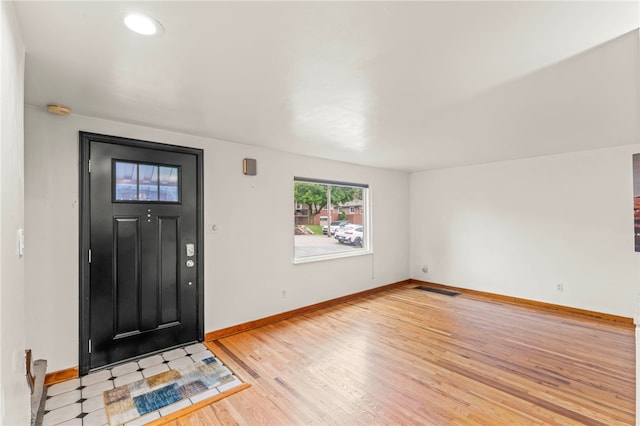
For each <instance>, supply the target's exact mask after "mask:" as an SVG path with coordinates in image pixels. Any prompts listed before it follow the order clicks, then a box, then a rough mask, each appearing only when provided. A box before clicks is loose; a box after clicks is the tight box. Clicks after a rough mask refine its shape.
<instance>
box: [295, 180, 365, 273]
mask: <svg viewBox="0 0 640 426" xmlns="http://www.w3.org/2000/svg"><path fill="white" fill-rule="evenodd" d="M296 180H299V181H305V179H304V178H297V179H296V178H294V180H293V182H295V181H296ZM308 181H310V182H314V181H315V182H317V183H324V184H332V183H335V181H331V180H326V181H321V180H320V179H309V180H308ZM340 183H342V184H343V185H347V186H349V185H353V186H361V187H362V188H363V189H365V190H364V191H363V200H362V207H363V209H364V214H363V223H362V226H363V227H364V228H365V229H366V230H367V231H366V234H365V235H366V238H365V240H364V243H365V245H364V246H363V247H362V248H361V249H355V250H352V251H349V250H345V251H341V252H337V253H328V254H318V255H314V256H306V257H299V258H298V257H296V244H295V236H294V239H293V264H294V265H299V264H304V263H313V262H323V261H327V260H333V259H344V258H348V257H357V256H368V255H373V226H372V224H373V209H372V207H371V206H372V205H373V202H372V192H373V191H372V189H371V186H370V185H367V186H362V185H358V184H354V183H348V182H340ZM291 194H293V187H292V188H291Z"/></svg>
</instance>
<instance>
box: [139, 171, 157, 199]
mask: <svg viewBox="0 0 640 426" xmlns="http://www.w3.org/2000/svg"><path fill="white" fill-rule="evenodd" d="M138 172H139V174H140V180H139V181H138V200H140V201H158V166H152V165H149V164H139V165H138Z"/></svg>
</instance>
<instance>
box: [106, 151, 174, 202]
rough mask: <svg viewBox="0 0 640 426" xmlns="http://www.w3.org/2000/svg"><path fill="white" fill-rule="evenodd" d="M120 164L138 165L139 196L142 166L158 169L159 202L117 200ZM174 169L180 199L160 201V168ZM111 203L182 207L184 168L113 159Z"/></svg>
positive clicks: (138, 192)
mask: <svg viewBox="0 0 640 426" xmlns="http://www.w3.org/2000/svg"><path fill="white" fill-rule="evenodd" d="M118 163H122V164H135V165H136V173H137V178H136V193H137V195H138V196H139V194H140V166H152V167H157V168H158V184H157V187H158V200H139V199H136V200H121V199H118V198H117V195H116V192H117V182H116V174H117V173H116V167H117V164H118ZM161 167H164V168H172V169H176V171H177V177H176V179H177V182H176V190H177V193H178V194H177V195H178V199H177V200H176V201H170V200H160V199H159V198H160V183H161V182H160V168H161ZM111 201H112V202H113V203H120V204H174V205H181V204H182V166H180V165H176V164H164V163H154V162H149V161H131V160H121V159H117V158H113V159H112V160H111Z"/></svg>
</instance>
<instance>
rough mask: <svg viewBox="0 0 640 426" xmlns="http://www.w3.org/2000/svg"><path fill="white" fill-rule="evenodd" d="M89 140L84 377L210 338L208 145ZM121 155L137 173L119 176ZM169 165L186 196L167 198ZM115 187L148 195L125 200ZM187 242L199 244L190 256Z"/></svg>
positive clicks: (87, 137)
mask: <svg viewBox="0 0 640 426" xmlns="http://www.w3.org/2000/svg"><path fill="white" fill-rule="evenodd" d="M83 137H84V138H83ZM104 138H108V139H107V140H104ZM116 142H117V141H116ZM81 143H85V144H86V145H87V146H85V147H84V149H81V150H82V153H83V157H88V158H89V159H90V161H91V172H90V173H86V175H85V177H86V179H87V180H88V185H86V186H85V187H84V190H85V194H86V196H87V198H88V200H83V208H87V209H88V210H89V212H88V214H87V212H84V214H83V219H84V220H83V229H82V232H84V233H87V232H88V234H89V236H88V238H86V236H84V238H82V241H85V242H86V243H88V245H89V248H90V250H91V261H90V263H88V265H85V266H86V268H85V270H84V271H82V272H83V278H84V280H85V281H88V284H87V283H85V284H84V286H81V294H82V297H83V298H82V299H81V305H83V303H84V306H83V309H81V321H88V322H89V326H88V327H86V325H85V326H84V328H83V326H82V325H81V345H82V344H83V339H85V338H88V339H89V340H90V343H89V344H90V348H89V347H88V348H87V349H88V350H87V352H89V350H90V353H87V354H86V355H85V358H86V360H85V362H84V363H83V362H82V359H83V348H82V347H81V350H80V355H81V374H84V373H86V371H84V368H82V367H87V370H91V369H96V368H100V367H103V366H105V365H108V364H113V363H116V362H120V361H123V360H126V359H129V358H134V357H138V356H141V355H144V354H147V353H151V352H156V351H160V350H163V349H166V348H170V347H173V346H177V345H180V344H184V343H189V342H192V341H197V340H202V338H203V330H202V328H203V327H202V324H203V314H202V305H201V304H202V300H203V297H202V265H201V262H200V260H201V258H202V249H201V247H200V245H201V244H200V243H199V242H200V241H201V232H202V225H201V211H200V208H201V190H202V187H201V176H199V173H201V161H202V159H201V151H199V150H194V151H197V152H196V153H189V152H186V153H185V152H181V151H183V150H184V149H183V150H180V151H178V152H176V151H172V150H167V148H165V147H164V146H160V147H162V148H161V149H157V148H156V145H153V144H150V143H141V144H142V146H139V145H138V146H135V145H134V146H131V145H129V144H120V143H114V141H113V140H112V139H111V137H104V136H101V135H97V136H96V135H91V134H82V135H81ZM81 148H82V146H81ZM187 150H188V149H187ZM198 152H199V153H200V157H199V156H198V155H197V154H198ZM116 162H121V163H122V162H126V166H127V168H128V169H130V170H131V172H130V173H128V174H126V175H123V176H124V177H123V176H119V175H118V177H117V174H116ZM160 170H169V171H172V172H173V171H175V172H176V173H174V175H176V176H177V179H176V178H175V176H174V177H173V179H174V180H173V181H171V182H164V184H165V185H174V186H176V185H177V193H178V194H179V196H178V198H177V200H174V199H172V200H170V201H166V200H165V201H162V200H161V199H160V196H159V195H158V194H159V193H161V192H162V191H163V189H165V190H166V189H167V188H166V187H165V188H163V187H162V185H163V181H162V179H160V178H159V177H158V176H159V174H160V172H159V171H160ZM143 171H144V173H143ZM85 184H86V183H85ZM116 184H118V185H124V186H125V187H126V191H122V193H126V194H127V197H130V194H133V198H135V197H139V199H128V198H127V199H126V200H122V199H118V196H116V193H117V191H116ZM169 191H175V188H169ZM84 201H86V202H84ZM187 244H193V245H194V247H195V248H196V250H195V253H194V254H192V255H191V256H187V254H188V253H187V252H186V245H187ZM81 269H82V268H81ZM87 301H88V306H87V305H86V302H87ZM83 330H84V333H83Z"/></svg>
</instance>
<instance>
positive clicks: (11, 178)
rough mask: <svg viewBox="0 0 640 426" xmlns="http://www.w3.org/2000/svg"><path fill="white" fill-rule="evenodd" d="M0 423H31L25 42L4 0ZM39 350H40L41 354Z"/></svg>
mask: <svg viewBox="0 0 640 426" xmlns="http://www.w3.org/2000/svg"><path fill="white" fill-rule="evenodd" d="M0 53H1V54H0V57H1V58H2V59H1V60H0V62H1V65H0V67H1V68H0V80H1V86H0V138H1V139H0V179H1V181H0V342H2V343H1V344H0V348H1V349H0V424H2V425H14V424H28V423H29V418H30V406H29V390H28V388H27V382H26V379H25V364H24V350H25V349H26V343H25V323H24V319H25V314H24V309H23V308H24V306H25V301H24V297H25V290H24V262H23V259H22V258H19V257H18V255H17V253H16V245H17V244H16V232H17V230H18V229H19V228H22V227H23V223H24V169H23V156H24V134H23V122H24V107H23V105H24V89H23V87H24V54H25V53H24V45H23V43H22V38H21V36H20V32H19V29H18V24H17V22H16V18H15V14H14V11H13V4H12V3H9V2H5V1H3V2H0ZM36 355H37V353H36Z"/></svg>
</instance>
